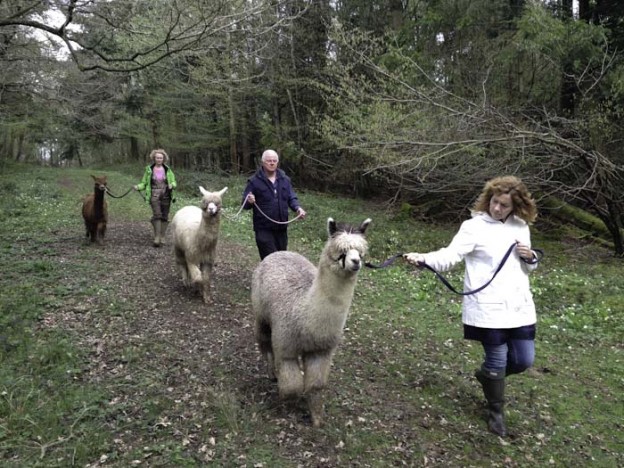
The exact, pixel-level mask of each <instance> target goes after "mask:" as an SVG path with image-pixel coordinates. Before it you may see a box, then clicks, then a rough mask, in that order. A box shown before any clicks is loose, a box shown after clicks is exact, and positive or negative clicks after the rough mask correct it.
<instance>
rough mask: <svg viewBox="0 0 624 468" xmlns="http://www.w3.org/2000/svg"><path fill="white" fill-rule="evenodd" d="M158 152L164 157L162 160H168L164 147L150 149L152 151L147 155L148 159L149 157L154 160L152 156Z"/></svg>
mask: <svg viewBox="0 0 624 468" xmlns="http://www.w3.org/2000/svg"><path fill="white" fill-rule="evenodd" d="M158 153H160V154H162V155H163V157H164V161H163V162H169V155H168V154H167V152H166V151H165V150H164V149H162V148H158V149H155V150H152V152H151V153H150V155H149V159H150V161H152V162H154V158H155V157H156V155H157V154H158Z"/></svg>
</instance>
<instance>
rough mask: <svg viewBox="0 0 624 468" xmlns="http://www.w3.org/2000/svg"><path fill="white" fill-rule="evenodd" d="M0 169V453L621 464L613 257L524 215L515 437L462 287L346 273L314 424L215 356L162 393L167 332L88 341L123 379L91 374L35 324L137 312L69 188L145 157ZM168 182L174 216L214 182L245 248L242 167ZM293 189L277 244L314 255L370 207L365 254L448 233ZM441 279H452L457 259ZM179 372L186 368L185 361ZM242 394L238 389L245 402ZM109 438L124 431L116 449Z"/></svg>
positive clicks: (9, 456)
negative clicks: (458, 293) (294, 213)
mask: <svg viewBox="0 0 624 468" xmlns="http://www.w3.org/2000/svg"><path fill="white" fill-rule="evenodd" d="M2 169H3V172H4V173H3V177H2V179H0V217H1V219H2V220H3V222H2V223H1V224H0V233H1V236H0V268H1V269H2V275H1V276H0V292H1V294H0V309H1V313H0V459H1V460H2V461H3V466H15V467H18V466H20V467H21V466H46V467H48V466H73V465H77V466H87V465H89V466H95V465H97V464H98V463H101V464H103V465H108V466H132V465H139V464H141V465H147V466H201V465H214V466H250V467H251V466H265V467H268V466H271V467H282V466H283V467H291V466H297V465H301V466H372V467H385V466H392V465H401V464H406V465H409V466H562V467H563V466H579V465H580V466H596V467H617V466H623V465H624V455H623V454H624V435H622V434H624V397H623V396H622V395H623V394H624V391H623V390H624V345H623V340H622V337H624V310H623V307H622V304H624V291H623V287H622V282H621V272H622V260H621V259H614V258H612V257H611V255H610V252H608V251H606V250H603V249H602V248H601V247H599V246H593V245H591V244H587V245H585V244H576V245H571V244H566V243H565V242H562V241H559V240H557V239H552V238H551V236H550V235H548V236H547V235H546V234H550V233H540V232H539V225H538V226H537V227H536V229H535V230H534V233H535V234H534V238H533V243H534V244H535V245H538V246H540V247H543V248H544V249H545V250H546V254H547V255H546V258H545V259H544V261H543V263H542V265H541V266H540V268H538V270H537V271H536V272H535V273H534V275H533V276H532V288H533V292H534V296H535V300H536V304H537V308H538V316H539V322H538V339H537V360H536V363H535V368H536V369H537V370H538V372H536V373H534V374H530V373H525V374H523V375H520V376H517V377H514V378H511V379H509V392H508V395H509V404H508V412H507V414H508V425H509V426H510V427H512V428H513V429H514V430H515V432H516V434H517V436H516V437H515V438H514V439H512V440H506V441H501V440H500V439H497V438H495V437H492V436H491V435H490V434H488V433H487V432H486V431H485V429H484V426H485V424H484V422H483V420H482V418H481V416H482V415H481V413H480V412H481V396H480V392H479V390H478V388H477V387H476V385H475V383H474V380H473V379H472V377H471V375H472V372H473V370H474V369H475V368H476V367H477V366H478V365H479V363H480V360H481V357H482V351H481V349H480V347H479V346H478V344H476V343H474V342H468V341H465V340H463V339H462V335H461V332H462V330H461V311H460V300H459V299H458V298H457V297H454V296H453V295H451V294H450V293H449V292H448V291H447V290H446V289H445V288H444V287H443V286H442V285H441V284H440V283H439V282H438V281H437V280H436V279H435V278H434V277H433V275H431V274H430V273H428V272H426V271H423V272H415V271H414V270H413V269H412V268H410V267H408V266H406V265H405V264H403V263H402V262H397V264H395V265H394V266H393V267H391V268H388V269H384V270H367V271H364V272H362V274H361V276H360V279H359V284H358V288H357V289H356V296H355V299H354V304H353V308H352V311H351V314H350V317H349V320H348V322H347V329H346V331H345V340H344V343H343V345H342V346H341V347H340V348H339V350H338V353H337V355H336V358H335V362H334V367H333V370H332V376H331V381H332V387H331V389H330V390H329V396H328V398H327V402H326V412H327V420H328V421H329V423H328V424H326V425H325V426H324V427H322V428H321V429H318V430H313V429H312V428H310V427H309V426H307V425H305V424H304V425H301V424H296V423H293V422H292V420H291V419H289V416H288V415H290V414H291V413H294V414H298V412H297V409H296V408H295V409H293V408H291V407H288V406H283V405H282V403H279V402H277V401H276V400H275V399H274V398H273V397H271V396H270V395H264V393H263V392H262V391H260V390H257V389H254V391H253V392H245V391H243V390H241V389H240V388H239V386H238V383H237V380H236V375H233V374H232V372H231V367H227V366H223V367H215V368H214V369H211V375H210V378H211V381H210V382H206V383H204V382H199V383H197V384H196V386H193V387H192V388H190V389H189V390H188V392H189V395H188V398H186V397H184V398H179V396H178V395H175V396H174V393H175V392H172V391H171V389H176V385H177V383H176V381H175V380H171V375H175V374H174V373H172V372H169V370H172V369H175V368H176V367H177V366H178V365H179V363H178V362H177V361H176V360H174V359H173V357H174V356H173V355H171V357H172V359H169V357H170V353H171V346H172V345H173V344H174V343H170V342H168V341H167V340H166V339H163V340H155V341H149V342H146V341H140V340H138V339H133V338H132V337H128V340H127V341H126V342H124V343H122V344H120V346H119V347H117V348H112V347H111V348H110V349H105V350H104V351H103V352H106V353H109V355H108V356H107V361H106V362H107V363H108V365H109V366H110V365H111V364H110V363H115V365H117V366H119V369H121V371H120V375H123V376H124V377H123V378H114V376H115V373H114V372H113V371H112V370H111V369H110V368H108V369H106V372H109V373H111V376H110V377H107V378H105V377H102V378H101V379H100V380H99V381H98V380H96V379H94V378H93V375H94V374H95V373H96V371H97V369H96V365H97V363H98V362H99V360H98V359H99V358H98V356H97V353H96V352H95V351H94V349H96V348H97V343H95V344H94V343H86V342H85V337H83V336H80V334H78V333H75V332H72V329H71V327H69V328H63V327H53V326H47V325H48V324H50V323H54V322H55V321H57V320H62V319H63V317H64V316H65V315H66V314H68V313H69V312H71V313H72V314H74V315H75V316H76V317H77V320H79V319H80V317H81V314H85V315H86V314H91V315H93V316H95V317H97V319H98V320H99V322H97V323H102V324H103V325H102V326H103V327H104V326H105V324H106V323H107V322H115V323H120V324H125V325H127V326H129V325H131V324H132V323H133V322H134V321H135V320H136V317H135V314H136V311H137V308H138V307H140V306H142V305H143V304H140V303H136V302H135V301H133V299H132V298H131V297H126V296H124V294H123V293H122V292H121V291H119V290H118V289H117V286H116V283H114V282H112V281H109V282H103V283H100V284H97V283H95V282H93V281H92V279H93V278H95V277H97V274H98V272H97V267H96V265H97V266H99V268H104V267H110V265H107V262H108V260H107V258H106V251H105V250H103V249H97V248H93V247H91V246H87V245H85V243H84V237H83V236H84V231H83V228H82V220H81V219H80V215H79V211H80V203H81V201H80V200H81V196H82V195H84V194H86V193H89V192H90V191H91V190H92V182H91V179H90V177H89V174H91V173H94V174H102V173H106V174H107V175H108V180H109V187H110V188H111V190H112V191H113V193H115V194H121V193H123V192H125V191H126V190H127V189H128V188H129V187H130V186H131V185H132V184H134V183H136V181H137V180H138V179H139V178H140V176H141V175H142V170H143V168H142V167H138V166H137V167H128V168H123V169H120V170H117V171H112V170H108V169H98V170H89V169H69V168H68V169H53V168H41V167H37V166H23V165H5V166H3V167H2ZM176 176H177V177H178V181H179V184H180V190H179V191H178V201H177V202H176V204H175V205H174V210H175V209H178V208H179V207H181V206H184V205H186V204H195V203H196V202H197V200H198V199H199V193H198V189H197V186H198V185H202V186H204V187H205V188H206V189H208V190H219V189H221V188H222V187H224V186H228V187H229V190H228V192H227V193H226V195H225V204H226V212H225V214H226V221H225V222H224V223H223V224H222V233H221V236H222V239H223V240H224V242H229V243H233V244H236V245H240V246H243V247H244V248H246V249H247V251H248V252H250V253H251V255H255V254H256V252H255V245H254V242H253V235H252V232H251V227H250V219H249V213H244V214H242V215H239V216H237V217H235V216H234V215H235V214H236V213H237V212H238V209H239V204H240V201H241V200H240V198H241V193H242V190H243V187H244V184H245V179H244V178H240V177H224V176H218V175H212V174H197V173H186V172H184V171H176ZM299 196H300V200H301V202H302V204H303V206H304V207H305V208H306V210H307V211H308V219H307V220H306V221H305V222H297V223H294V224H293V225H291V227H290V229H289V238H290V245H289V248H290V249H291V250H294V251H298V252H302V253H304V254H305V255H307V256H308V257H309V258H311V259H313V260H314V259H316V258H317V257H318V255H319V253H320V250H321V248H322V246H323V244H324V242H325V232H326V231H325V229H326V220H327V217H329V216H332V217H334V218H336V219H337V220H345V221H350V222H354V223H359V222H361V221H363V220H364V219H365V218H367V217H370V218H372V220H373V223H372V224H371V226H370V228H369V243H370V258H369V260H371V261H372V262H373V263H379V262H381V261H383V260H384V259H385V258H387V257H389V256H391V255H393V254H395V253H397V252H406V251H413V250H418V251H427V250H430V249H435V248H438V247H441V246H443V245H445V244H446V243H447V242H448V241H449V240H450V239H451V238H452V236H453V234H454V232H455V230H456V228H457V226H453V225H451V226H444V225H431V224H425V223H422V222H417V221H414V220H411V219H408V218H407V217H406V216H405V214H404V213H402V212H394V211H392V210H388V209H387V208H386V207H385V206H384V205H383V204H375V203H373V202H363V201H361V200H354V199H348V198H338V197H336V196H334V195H331V196H330V195H326V194H321V193H316V192H313V191H303V190H302V191H299ZM109 204H110V216H111V218H112V219H115V220H116V221H117V222H144V223H146V220H147V218H148V213H149V208H148V207H147V206H146V204H145V203H144V202H143V201H142V200H141V198H140V197H139V196H138V195H137V194H135V193H131V194H130V195H128V196H127V197H125V198H123V199H120V200H115V201H114V202H110V203H109ZM146 255H147V251H146ZM70 259H71V260H70ZM241 261H242V262H243V263H242V264H250V263H253V262H255V261H256V259H255V257H254V258H249V259H241ZM448 277H449V279H450V280H451V281H452V282H453V284H456V285H458V286H459V285H461V281H462V271H461V268H457V269H455V270H454V271H452V272H450V273H449V275H448ZM248 295H249V291H248V290H247V289H244V288H242V289H241V290H234V291H230V292H229V296H228V297H230V298H231V301H232V304H231V307H232V310H233V312H232V313H233V314H240V313H241V312H242V311H246V310H248V308H249V297H248ZM200 313H203V312H200ZM240 319H241V321H242V323H244V321H245V320H244V319H245V318H244V317H240ZM230 332H234V330H224V331H223V334H224V336H226V335H227V334H228V333H230ZM225 341H226V340H225V339H224V342H225ZM224 352H225V351H224ZM198 359H199V356H198ZM190 362H191V364H192V361H190ZM225 362H226V363H227V360H226V361H225ZM186 365H188V363H187V364H186ZM234 367H236V366H234ZM184 372H185V373H186V374H189V375H191V378H190V380H189V381H190V382H194V380H193V377H192V375H193V373H194V372H195V369H193V368H192V367H190V368H188V369H186V370H184ZM258 382H263V381H262V380H258ZM262 385H266V388H267V389H268V388H271V387H270V386H269V384H268V383H266V384H264V383H263V384H262ZM250 394H251V395H254V398H256V399H255V400H254V401H249V400H248V399H246V398H247V397H248V396H249V395H250ZM284 408H285V409H284ZM284 414H286V415H285V416H279V415H284ZM119 433H122V434H131V435H132V437H133V439H134V440H135V441H136V443H135V444H133V445H132V446H131V447H130V446H128V447H126V446H125V445H124V444H125V443H126V442H125V441H120V440H119V439H118V437H119V436H118V435H116V434H119ZM191 448H192V450H191Z"/></svg>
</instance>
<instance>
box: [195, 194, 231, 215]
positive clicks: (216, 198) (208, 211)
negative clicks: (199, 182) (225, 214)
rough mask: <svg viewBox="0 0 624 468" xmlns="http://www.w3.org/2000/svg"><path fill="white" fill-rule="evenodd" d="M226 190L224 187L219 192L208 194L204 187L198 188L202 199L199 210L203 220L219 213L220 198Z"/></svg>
mask: <svg viewBox="0 0 624 468" xmlns="http://www.w3.org/2000/svg"><path fill="white" fill-rule="evenodd" d="M227 189H228V188H227V187H224V188H223V189H221V190H220V191H219V192H209V191H208V190H206V189H205V188H204V187H201V186H200V187H199V191H200V192H201V194H202V197H203V198H202V201H201V209H202V212H203V214H204V218H208V219H209V218H212V217H213V216H217V215H218V214H219V213H220V212H221V205H222V197H223V194H224V193H225V192H226V191H227Z"/></svg>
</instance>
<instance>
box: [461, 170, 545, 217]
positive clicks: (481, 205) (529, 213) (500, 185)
mask: <svg viewBox="0 0 624 468" xmlns="http://www.w3.org/2000/svg"><path fill="white" fill-rule="evenodd" d="M502 194H509V195H510V196H511V202H512V203H513V211H512V213H513V214H515V215H516V216H518V217H519V218H522V219H523V220H524V221H526V222H527V223H529V224H530V223H532V222H533V221H535V219H536V218H537V206H536V204H535V200H534V199H533V197H532V196H531V193H530V192H529V190H528V189H527V188H526V185H524V182H522V181H521V180H520V179H519V178H517V177H515V176H503V177H495V178H494V179H491V180H489V181H487V182H486V183H485V186H484V187H483V191H482V192H481V194H480V195H479V198H477V201H476V202H475V204H474V206H473V208H472V209H473V211H481V212H485V213H489V212H490V200H491V199H492V197H493V196H494V195H502Z"/></svg>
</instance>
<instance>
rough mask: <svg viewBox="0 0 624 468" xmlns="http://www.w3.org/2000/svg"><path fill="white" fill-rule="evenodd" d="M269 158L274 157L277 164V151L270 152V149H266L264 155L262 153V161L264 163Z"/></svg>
mask: <svg viewBox="0 0 624 468" xmlns="http://www.w3.org/2000/svg"><path fill="white" fill-rule="evenodd" d="M270 156H274V157H275V158H277V161H278V162H279V154H277V151H275V150H272V149H268V150H266V151H265V152H264V153H262V161H266V159H267V158H268V157H270Z"/></svg>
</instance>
